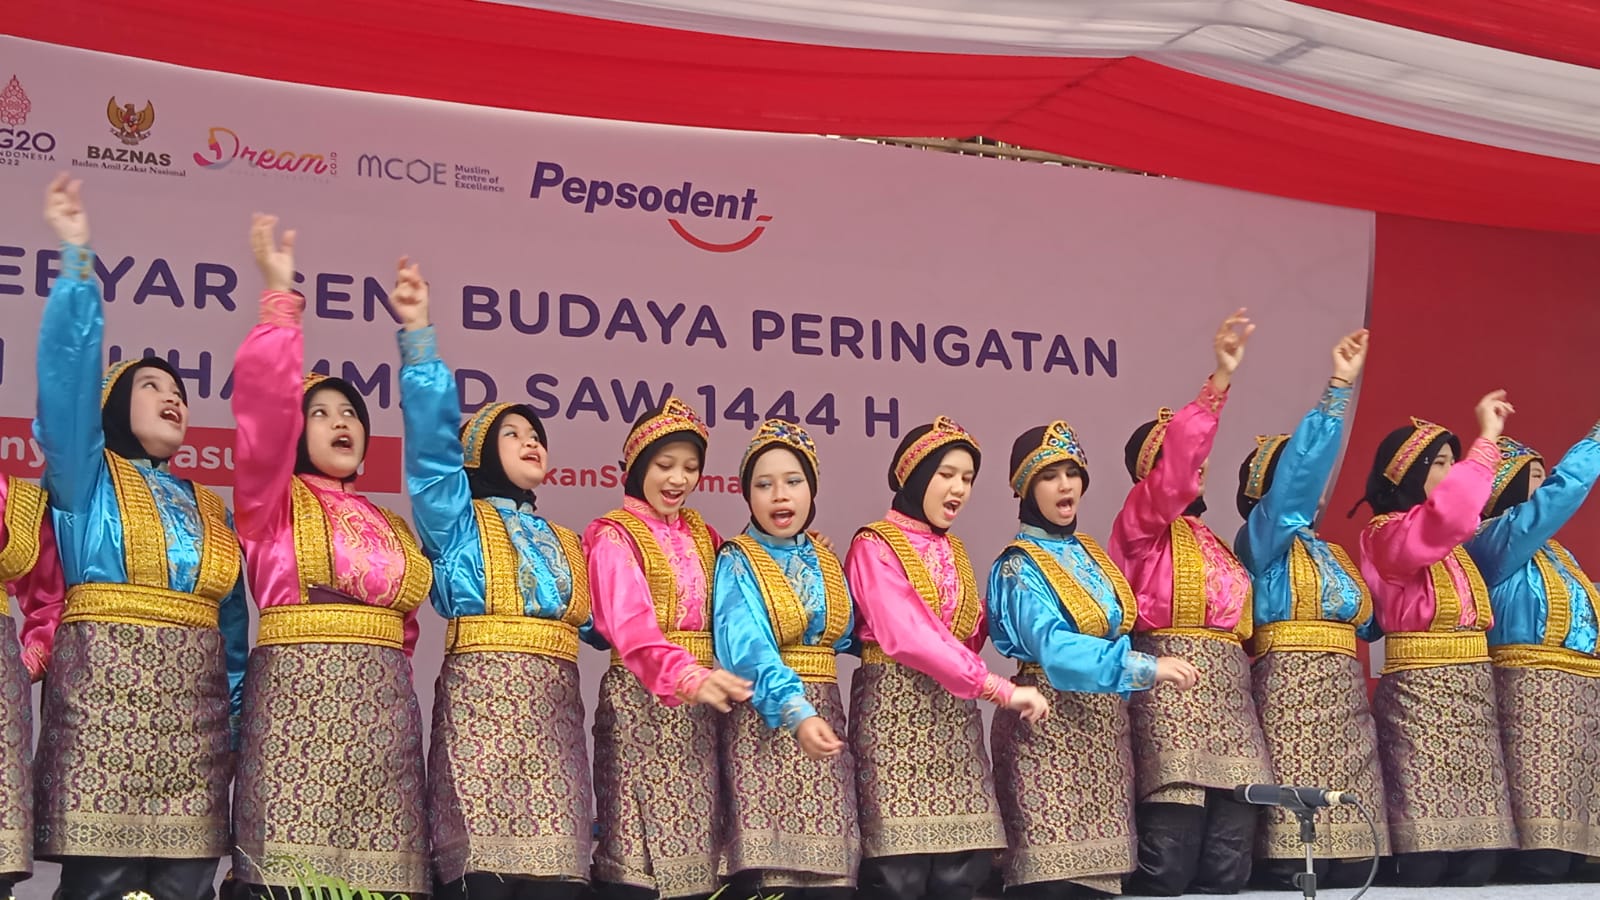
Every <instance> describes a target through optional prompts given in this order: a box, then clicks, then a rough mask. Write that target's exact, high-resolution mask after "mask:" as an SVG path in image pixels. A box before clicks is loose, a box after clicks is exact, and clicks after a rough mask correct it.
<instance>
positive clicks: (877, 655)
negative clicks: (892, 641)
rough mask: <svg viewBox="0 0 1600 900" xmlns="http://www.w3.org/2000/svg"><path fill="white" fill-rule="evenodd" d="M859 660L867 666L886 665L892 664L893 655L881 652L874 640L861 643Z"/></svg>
mask: <svg viewBox="0 0 1600 900" xmlns="http://www.w3.org/2000/svg"><path fill="white" fill-rule="evenodd" d="M861 662H862V664H863V665H868V666H888V665H893V664H894V657H892V656H890V655H889V654H887V653H885V652H883V647H882V646H881V645H879V644H878V643H877V642H876V641H870V642H867V643H864V644H862V645H861Z"/></svg>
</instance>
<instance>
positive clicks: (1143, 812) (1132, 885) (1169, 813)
mask: <svg viewBox="0 0 1600 900" xmlns="http://www.w3.org/2000/svg"><path fill="white" fill-rule="evenodd" d="M1134 823H1135V824H1136V825H1137V826H1138V831H1139V868H1138V869H1137V870H1136V871H1135V872H1134V873H1133V877H1132V878H1130V879H1129V881H1128V893H1130V894H1145V895H1148V896H1154V897H1176V896H1179V895H1180V894H1184V893H1190V892H1193V893H1199V894H1237V893H1239V891H1240V890H1242V889H1243V888H1244V886H1245V883H1246V882H1248V881H1249V880H1250V862H1251V853H1252V852H1253V851H1254V849H1255V836H1256V808H1255V807H1254V806H1251V805H1249V804H1247V803H1240V802H1238V801H1237V800H1234V799H1233V795H1232V794H1231V793H1229V792H1228V791H1224V790H1221V789H1217V788H1207V789H1206V805H1205V806H1186V805H1183V804H1178V803H1141V804H1139V805H1138V807H1136V808H1135V809H1134Z"/></svg>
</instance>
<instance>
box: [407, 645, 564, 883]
mask: <svg viewBox="0 0 1600 900" xmlns="http://www.w3.org/2000/svg"><path fill="white" fill-rule="evenodd" d="M432 744H433V746H432V749H431V750H430V752H429V754H428V819H429V822H430V824H431V826H432V831H433V864H434V867H435V872H436V873H437V874H438V877H439V880H440V881H444V882H450V881H455V880H456V879H458V878H460V877H461V876H463V875H465V874H467V873H468V872H492V873H495V874H499V875H507V876H521V877H528V878H553V879H563V880H586V879H587V878H588V877H589V851H590V846H591V844H592V843H593V841H592V838H591V833H592V829H593V821H594V815H593V806H592V801H591V799H590V798H591V793H590V786H589V747H588V743H587V742H586V741H585V740H584V733H583V697H582V695H581V694H580V693H579V691H578V666H577V664H576V663H572V662H568V661H566V660H563V659H557V658H554V657H550V656H542V655H540V654H537V653H508V652H493V653H453V654H451V655H449V656H446V657H445V660H444V667H443V668H442V669H441V670H440V672H439V681H438V686H437V688H436V689H435V699H434V705H433V734H432Z"/></svg>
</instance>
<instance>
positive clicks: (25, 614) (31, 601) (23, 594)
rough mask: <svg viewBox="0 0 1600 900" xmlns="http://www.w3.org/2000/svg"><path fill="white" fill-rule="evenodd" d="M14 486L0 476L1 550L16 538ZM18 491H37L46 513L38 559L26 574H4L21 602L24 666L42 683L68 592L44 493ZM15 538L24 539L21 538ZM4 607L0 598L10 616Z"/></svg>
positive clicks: (23, 485)
mask: <svg viewBox="0 0 1600 900" xmlns="http://www.w3.org/2000/svg"><path fill="white" fill-rule="evenodd" d="M13 486H14V483H13V482H12V480H11V478H10V477H8V476H6V475H0V548H8V547H10V545H11V540H12V538H13V537H14V535H12V534H11V532H10V530H9V529H8V526H7V525H6V520H7V516H6V515H5V513H6V510H7V509H8V508H9V507H8V501H9V500H10V499H11V496H12V490H13ZM16 489H17V490H18V491H23V490H29V491H37V492H38V500H37V502H38V503H39V504H40V507H41V512H43V515H42V516H41V518H40V520H39V552H38V557H37V559H36V560H35V561H34V563H33V565H32V566H31V567H29V568H28V569H27V570H26V571H23V572H18V573H12V572H5V573H4V574H5V575H6V576H7V577H8V578H10V580H9V581H7V582H6V585H5V588H4V590H5V591H6V593H8V594H9V595H11V596H13V597H16V598H17V606H18V607H20V608H21V610H22V631H21V633H20V634H19V635H18V637H19V639H20V642H21V644H22V663H23V665H25V666H27V667H28V675H29V677H30V678H32V679H33V680H34V681H38V680H39V678H40V677H41V676H43V675H44V672H45V669H46V668H48V667H49V665H50V651H51V649H52V648H54V647H55V642H56V626H58V625H60V624H61V611H62V609H63V608H64V606H65V603H66V594H67V588H66V582H65V581H64V580H63V578H62V574H61V556H60V554H59V553H58V552H57V550H56V537H55V529H54V528H52V527H51V525H50V514H49V511H48V510H45V509H43V504H44V499H43V493H44V492H43V491H40V490H39V489H38V488H37V487H34V486H33V485H32V484H26V483H16ZM13 518H15V517H13ZM15 537H19V538H20V537H21V535H15ZM0 555H3V551H0ZM3 604H4V598H3V597H0V614H3V613H5V612H7V610H5V609H4V605H3Z"/></svg>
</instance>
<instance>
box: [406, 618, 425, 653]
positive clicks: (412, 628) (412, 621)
mask: <svg viewBox="0 0 1600 900" xmlns="http://www.w3.org/2000/svg"><path fill="white" fill-rule="evenodd" d="M417 609H421V607H417V608H415V609H412V610H410V611H409V612H407V613H406V624H405V638H404V641H405V651H406V659H410V658H411V656H412V654H414V653H416V652H417V633H418V632H420V631H421V630H422V629H421V627H420V626H419V625H418V624H417Z"/></svg>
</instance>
